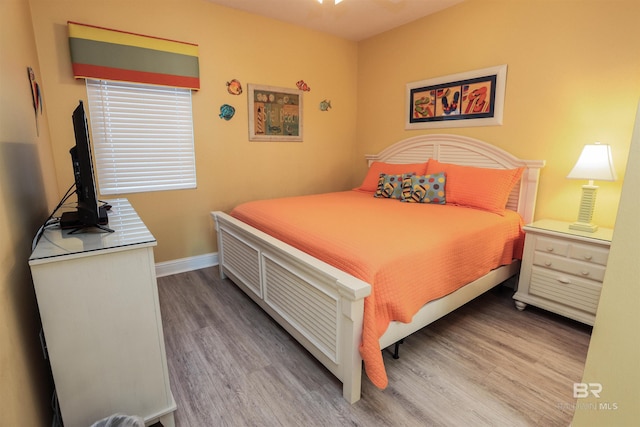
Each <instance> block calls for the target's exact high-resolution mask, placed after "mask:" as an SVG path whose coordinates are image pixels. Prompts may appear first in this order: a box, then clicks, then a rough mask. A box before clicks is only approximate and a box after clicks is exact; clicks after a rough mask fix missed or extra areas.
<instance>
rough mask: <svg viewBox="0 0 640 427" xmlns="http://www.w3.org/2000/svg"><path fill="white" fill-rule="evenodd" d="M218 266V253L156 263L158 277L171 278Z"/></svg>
mask: <svg viewBox="0 0 640 427" xmlns="http://www.w3.org/2000/svg"><path fill="white" fill-rule="evenodd" d="M214 265H218V253H217V252H215V253H209V254H204V255H197V256H193V257H189V258H181V259H176V260H173V261H165V262H158V263H156V277H163V276H170V275H172V274H178V273H184V272H185V271H193V270H198V269H201V268H206V267H213V266H214Z"/></svg>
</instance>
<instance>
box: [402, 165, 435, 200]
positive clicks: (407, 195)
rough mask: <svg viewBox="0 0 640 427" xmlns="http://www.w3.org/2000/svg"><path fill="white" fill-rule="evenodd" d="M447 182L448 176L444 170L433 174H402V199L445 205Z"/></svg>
mask: <svg viewBox="0 0 640 427" xmlns="http://www.w3.org/2000/svg"><path fill="white" fill-rule="evenodd" d="M445 183H446V176H445V174H444V172H440V173H434V174H431V175H409V174H405V175H403V176H402V189H401V190H400V194H401V197H400V200H401V201H402V202H407V203H431V204H437V205H444V204H446V197H445V191H444V187H445Z"/></svg>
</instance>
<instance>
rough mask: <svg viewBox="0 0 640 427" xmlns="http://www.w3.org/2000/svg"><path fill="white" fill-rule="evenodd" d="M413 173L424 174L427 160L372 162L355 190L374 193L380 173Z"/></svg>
mask: <svg viewBox="0 0 640 427" xmlns="http://www.w3.org/2000/svg"><path fill="white" fill-rule="evenodd" d="M412 172H413V173H415V174H416V175H424V174H425V173H426V172H427V162H424V163H411V164H407V163H384V162H373V163H372V164H371V166H370V167H369V171H368V172H367V175H366V176H365V178H364V181H363V182H362V185H361V186H360V187H358V188H356V190H359V191H366V192H369V193H375V192H376V190H377V189H378V180H379V179H380V174H381V173H384V174H390V175H402V174H405V173H412Z"/></svg>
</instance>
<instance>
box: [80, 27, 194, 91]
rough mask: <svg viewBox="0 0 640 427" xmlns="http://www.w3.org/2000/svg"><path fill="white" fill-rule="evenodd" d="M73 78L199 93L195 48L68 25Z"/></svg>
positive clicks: (156, 39)
mask: <svg viewBox="0 0 640 427" xmlns="http://www.w3.org/2000/svg"><path fill="white" fill-rule="evenodd" d="M68 26H69V47H70V50H71V63H72V66H73V75H74V77H76V78H92V79H99V80H118V81H126V82H135V83H147V84H154V85H162V86H173V87H182V88H189V89H200V75H199V65H198V45H196V44H192V43H185V42H178V41H173V40H167V39H161V38H157V37H150V36H143V35H140V34H134V33H128V32H125V31H118V30H111V29H107V28H101V27H96V26H92V25H85V24H78V23H75V22H68Z"/></svg>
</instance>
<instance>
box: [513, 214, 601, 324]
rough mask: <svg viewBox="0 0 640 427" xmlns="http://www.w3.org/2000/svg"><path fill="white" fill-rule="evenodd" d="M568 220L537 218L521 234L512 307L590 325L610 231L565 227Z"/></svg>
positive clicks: (598, 291) (596, 300)
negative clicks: (533, 308) (535, 309)
mask: <svg viewBox="0 0 640 427" xmlns="http://www.w3.org/2000/svg"><path fill="white" fill-rule="evenodd" d="M569 224H570V223H568V222H563V221H555V220H549V219H545V220H540V221H536V222H534V223H532V224H529V225H527V226H525V227H524V230H525V232H526V238H525V246H524V253H523V257H522V266H521V270H520V279H519V281H518V289H517V292H516V293H515V295H514V296H513V298H514V299H515V300H516V302H515V303H516V307H517V308H518V309H519V310H524V308H525V307H526V306H527V304H531V305H535V306H536V307H540V308H543V309H545V310H549V311H552V312H554V313H558V314H561V315H563V316H566V317H569V318H571V319H574V320H578V321H580V322H583V323H586V324H589V325H593V323H594V321H595V315H596V311H597V309H598V301H599V299H600V291H601V290H602V281H603V279H604V273H605V270H606V266H607V258H608V256H609V247H610V246H611V238H612V236H613V230H611V229H608V228H602V227H601V228H599V229H598V230H597V231H596V232H594V233H587V232H583V231H576V230H571V229H569Z"/></svg>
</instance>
